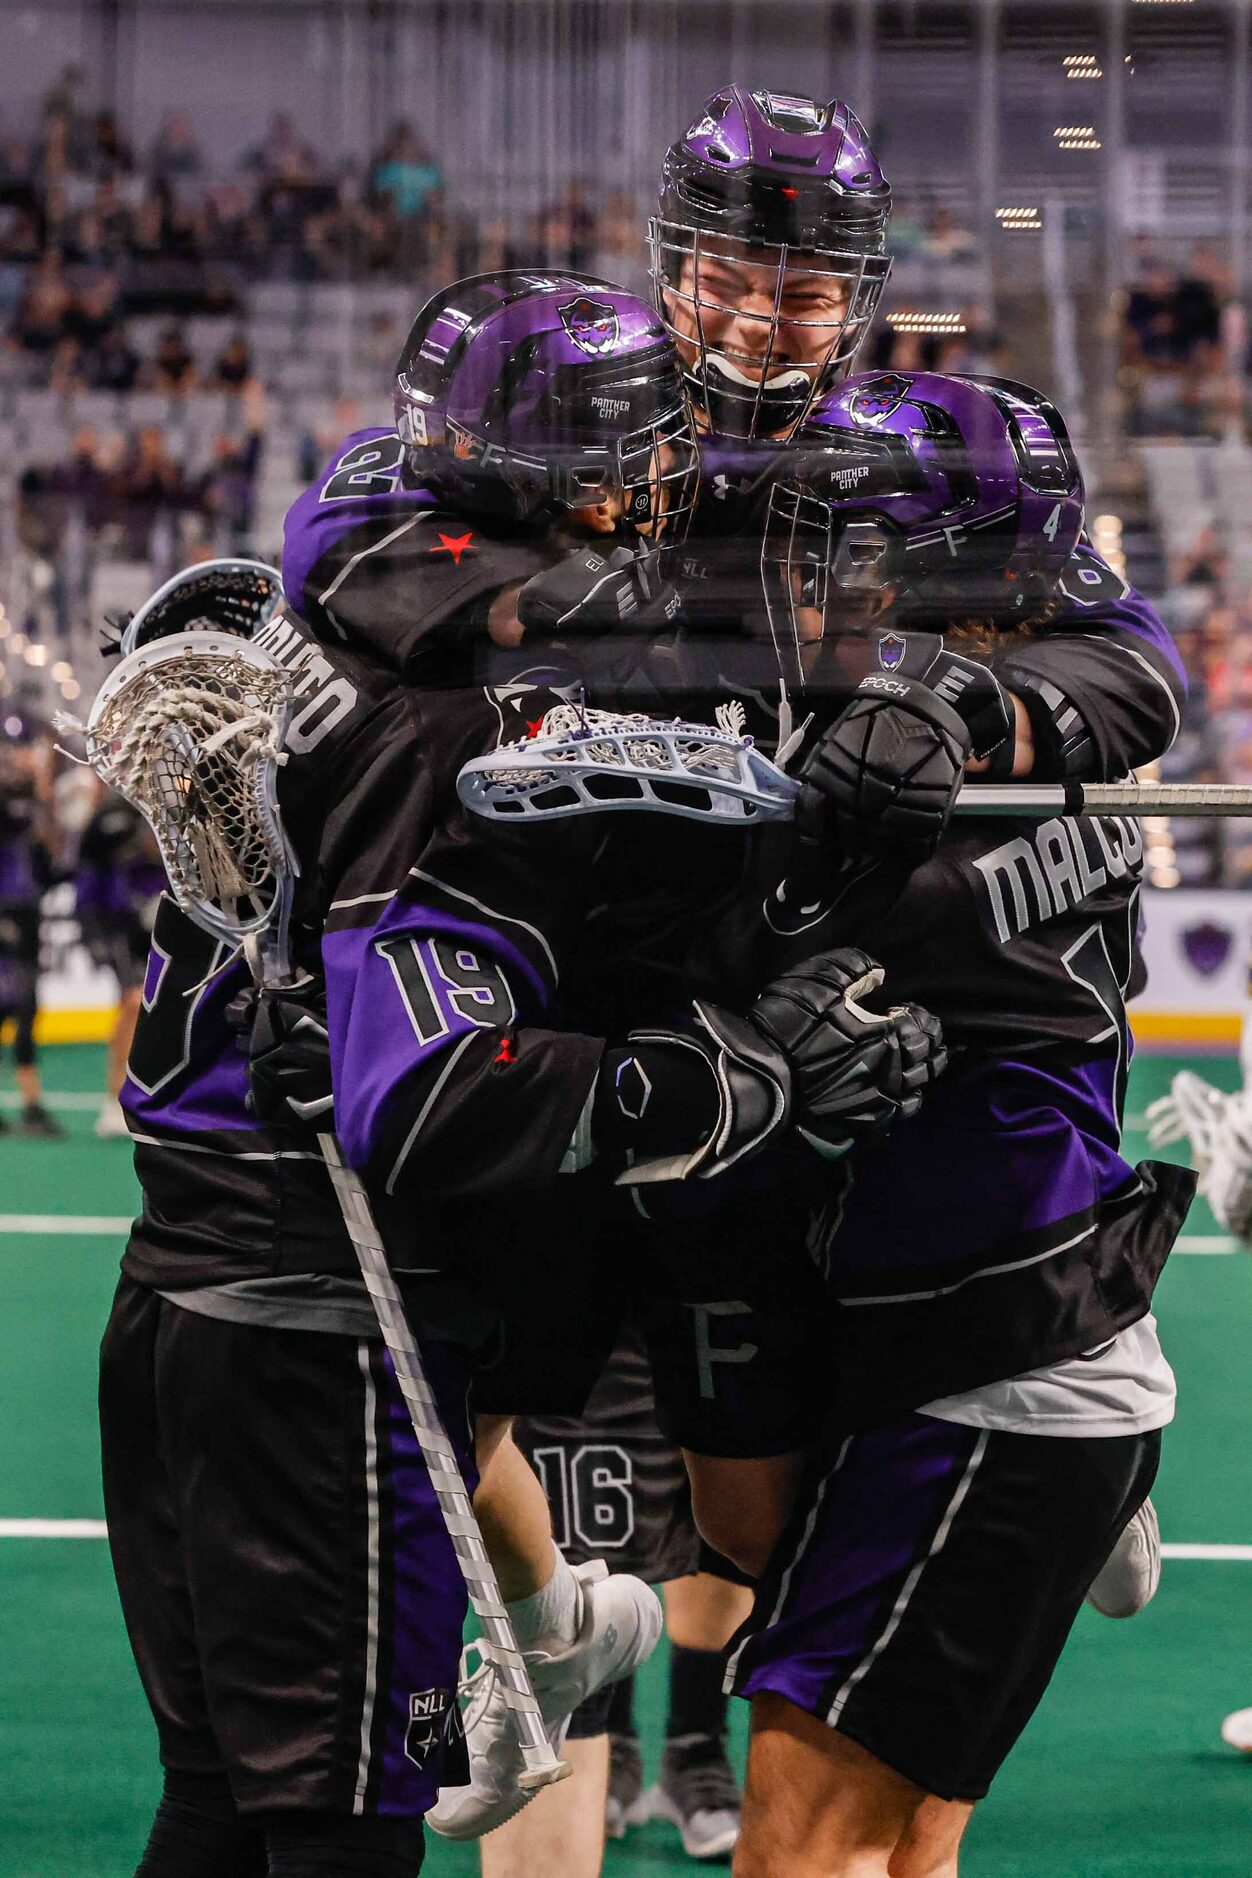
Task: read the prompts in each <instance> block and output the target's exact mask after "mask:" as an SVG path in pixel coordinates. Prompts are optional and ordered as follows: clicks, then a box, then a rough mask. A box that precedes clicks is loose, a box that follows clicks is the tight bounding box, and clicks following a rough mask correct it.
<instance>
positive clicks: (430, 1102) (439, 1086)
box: [387, 1030, 482, 1193]
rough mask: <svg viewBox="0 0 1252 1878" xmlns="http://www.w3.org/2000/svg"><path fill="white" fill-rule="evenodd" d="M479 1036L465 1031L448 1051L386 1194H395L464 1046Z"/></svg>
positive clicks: (393, 1171) (401, 1154) (391, 1177)
mask: <svg viewBox="0 0 1252 1878" xmlns="http://www.w3.org/2000/svg"><path fill="white" fill-rule="evenodd" d="M481 1035H482V1032H481V1031H480V1030H471V1031H467V1032H466V1034H465V1036H463V1037H462V1038H461V1041H460V1043H458V1044H456V1045H455V1046H454V1047H453V1048H452V1049H451V1050H449V1052H448V1060H447V1062H446V1063H445V1064H444V1066H443V1068H442V1070H441V1071H440V1073H439V1080H438V1082H437V1083H436V1084H435V1086H434V1088H433V1089H432V1090H431V1092H430V1094H429V1095H428V1096H427V1098H426V1100H425V1101H424V1102H423V1104H422V1106H421V1108H420V1109H419V1111H418V1115H417V1120H416V1121H415V1122H414V1124H413V1126H412V1127H411V1128H410V1130H409V1132H408V1134H407V1135H406V1136H405V1138H404V1146H403V1147H402V1148H401V1150H400V1152H399V1154H397V1156H396V1158H395V1163H394V1165H393V1166H392V1169H391V1172H390V1173H389V1174H388V1176H387V1192H388V1193H394V1192H395V1190H396V1182H397V1180H399V1178H400V1170H401V1168H402V1167H403V1166H404V1163H405V1162H406V1161H407V1160H408V1158H409V1154H410V1153H411V1151H412V1148H413V1143H414V1142H415V1141H416V1140H417V1137H418V1136H419V1134H420V1133H421V1132H422V1128H423V1127H424V1125H425V1122H426V1117H427V1116H428V1115H429V1114H430V1111H431V1109H432V1108H433V1107H434V1105H435V1103H436V1102H437V1101H438V1100H439V1096H440V1094H441V1093H442V1090H443V1086H444V1084H445V1083H446V1082H447V1080H448V1078H449V1076H450V1075H451V1074H452V1072H453V1070H454V1069H455V1068H456V1064H457V1059H458V1058H459V1057H460V1056H462V1055H463V1054H464V1051H465V1048H466V1045H467V1044H471V1043H473V1041H474V1039H475V1037H480V1036H481Z"/></svg>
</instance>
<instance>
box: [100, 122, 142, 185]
mask: <svg viewBox="0 0 1252 1878" xmlns="http://www.w3.org/2000/svg"><path fill="white" fill-rule="evenodd" d="M90 167H91V169H92V171H93V173H94V174H95V175H97V176H119V175H122V174H123V173H126V172H129V171H131V170H133V169H134V167H135V157H134V152H133V151H132V150H131V147H130V145H129V144H128V143H127V142H126V141H125V139H124V138H123V136H122V134H121V132H120V131H119V130H118V127H117V118H116V117H115V116H114V114H113V112H112V111H100V112H98V113H97V115H96V122H95V149H94V151H93V152H92V158H91V165H90Z"/></svg>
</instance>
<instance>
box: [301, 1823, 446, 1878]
mask: <svg viewBox="0 0 1252 1878" xmlns="http://www.w3.org/2000/svg"><path fill="white" fill-rule="evenodd" d="M265 1842H266V1845H267V1847H268V1848H269V1872H268V1878H416V1875H417V1873H418V1872H420V1871H421V1869H422V1857H423V1852H424V1845H423V1836H422V1822H421V1820H420V1819H391V1818H386V1819H384V1818H381V1817H378V1816H372V1817H371V1816H368V1815H362V1816H353V1817H350V1818H345V1817H343V1816H342V1815H340V1814H335V1813H292V1814H291V1815H290V1816H289V1817H283V1818H279V1819H276V1820H274V1821H272V1823H271V1824H270V1825H269V1827H268V1828H267V1831H266V1835H265Z"/></svg>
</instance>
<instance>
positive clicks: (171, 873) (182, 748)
mask: <svg viewBox="0 0 1252 1878" xmlns="http://www.w3.org/2000/svg"><path fill="white" fill-rule="evenodd" d="M290 702H291V678H290V675H289V674H288V673H287V672H286V671H285V669H284V668H283V667H282V666H280V665H279V664H278V662H277V660H275V659H273V658H272V657H271V656H270V655H269V654H268V653H267V652H263V651H262V650H261V649H260V648H259V647H257V646H254V645H251V644H250V643H249V642H248V641H247V640H246V639H240V638H239V637H237V636H236V635H235V634H232V633H228V632H212V631H190V632H181V633H175V634H174V635H173V636H171V637H168V638H163V639H159V640H155V641H151V642H149V643H147V644H144V645H141V646H139V647H137V648H136V649H135V650H133V651H131V652H130V653H129V654H128V655H127V656H126V657H125V658H123V660H122V662H121V663H120V665H119V666H118V667H117V669H116V670H115V671H113V672H112V673H111V674H110V675H109V677H108V678H107V679H106V681H105V683H104V685H103V686H102V687H101V690H100V692H99V694H98V696H97V698H96V700H95V702H94V704H93V706H92V708H91V712H90V714H89V716H88V719H87V722H86V724H85V725H84V724H81V723H79V722H78V721H77V720H76V719H74V718H70V717H66V716H61V717H59V718H58V720H57V721H58V727H59V728H61V729H73V730H76V731H78V732H80V734H81V735H82V737H83V739H84V742H85V744H86V748H87V761H88V763H89V764H90V766H91V767H92V769H94V770H95V772H96V774H97V775H98V776H100V777H101V778H102V779H103V781H105V782H106V783H108V784H109V786H110V787H111V788H113V789H116V790H117V791H118V793H119V794H120V795H123V796H125V798H126V800H127V801H128V802H130V803H131V804H132V806H133V807H134V808H136V809H137V810H138V811H139V813H140V814H141V815H142V816H143V817H144V819H145V821H146V822H147V823H148V825H149V827H150V828H151V829H152V832H153V834H154V836H155V837H156V841H157V846H158V848H159V849H160V853H161V858H162V861H163V863H164V865H165V868H166V873H167V875H168V877H169V883H170V888H171V891H172V893H173V896H174V898H175V900H176V901H177V903H178V905H179V906H180V907H181V908H182V909H183V911H184V912H186V913H187V914H188V915H189V916H190V917H191V918H192V919H194V920H195V921H196V923H197V925H199V926H202V927H204V928H205V929H206V930H207V931H209V932H211V933H213V934H214V935H215V936H216V937H218V938H222V939H225V940H227V941H228V942H231V943H234V944H235V945H236V946H237V947H239V948H241V949H242V951H243V953H244V956H245V958H246V959H247V962H248V966H249V969H250V970H251V972H252V975H253V978H254V980H255V981H256V983H257V984H258V985H259V986H260V987H262V988H265V987H266V986H269V987H273V988H275V989H277V988H281V987H282V986H284V985H290V984H292V983H294V982H296V980H295V976H294V974H293V972H292V968H291V961H290V957H289V952H288V938H287V925H288V916H289V912H290V906H291V898H292V890H293V885H294V880H295V877H296V874H297V871H298V870H297V866H296V861H295V856H294V855H293V853H292V851H291V849H290V847H289V845H288V843H287V840H286V836H285V834H284V832H283V829H282V823H281V819H280V816H279V811H278V800H277V791H276V788H275V779H276V773H277V768H278V765H279V764H281V763H283V762H284V761H285V760H286V758H285V755H284V752H283V749H282V737H283V731H284V728H285V725H286V720H287V716H288V711H289V708H290ZM317 1144H318V1148H319V1150H320V1152H321V1155H322V1158H323V1159H324V1161H325V1163H326V1168H327V1171H328V1173H329V1175H330V1179H331V1183H332V1185H333V1187H334V1190H335V1196H336V1198H337V1200H338V1202H339V1208H340V1211H341V1213H342V1215H343V1222H344V1226H345V1228H346V1230H347V1233H348V1237H349V1238H350V1239H351V1241H352V1244H353V1247H354V1249H355V1252H356V1256H357V1262H358V1264H359V1266H360V1271H361V1278H362V1281H363V1282H364V1285H365V1288H366V1291H367V1292H368V1293H369V1297H370V1301H371V1303H372V1305H373V1308H374V1314H375V1316H376V1318H377V1320H378V1327H379V1330H380V1332H381V1334H382V1338H383V1342H384V1344H385V1346H386V1349H387V1354H388V1355H389V1357H390V1358H391V1362H392V1366H393V1368H394V1370H395V1373H396V1380H397V1381H398V1383H399V1385H400V1390H401V1393H402V1395H403V1397H404V1401H405V1405H406V1407H407V1409H408V1412H409V1418H410V1420H411V1422H412V1425H413V1432H414V1434H415V1436H416V1437H417V1441H418V1445H419V1447H420V1449H421V1453H422V1459H423V1460H424V1462H425V1464H426V1467H427V1470H428V1472H429V1474H430V1480H431V1485H432V1486H433V1488H434V1491H435V1494H436V1496H437V1498H438V1502H439V1508H440V1512H441V1514H442V1516H443V1522H444V1525H445V1527H446V1529H447V1532H448V1537H449V1539H450V1540H451V1542H452V1546H453V1549H454V1551H455V1553H456V1558H457V1563H458V1565H459V1566H460V1569H461V1574H462V1577H463V1578H464V1580H465V1585H466V1589H467V1592H468V1594H469V1601H470V1604H471V1606H472V1608H473V1610H474V1614H475V1616H476V1617H477V1618H478V1621H479V1623H480V1624H481V1626H482V1629H483V1634H484V1637H485V1639H486V1644H487V1650H488V1653H489V1657H490V1660H491V1662H492V1665H493V1667H494V1670H495V1673H496V1675H497V1676H498V1677H499V1679H500V1682H501V1685H502V1687H503V1690H504V1696H505V1702H506V1705H507V1707H508V1710H509V1714H510V1717H511V1719H512V1722H513V1726H514V1727H515V1729H516V1731H517V1738H518V1743H519V1746H520V1748H521V1753H522V1758H523V1762H524V1765H525V1772H524V1773H523V1774H522V1775H521V1776H520V1778H519V1783H518V1784H519V1785H520V1786H521V1788H522V1789H523V1791H526V1792H534V1791H537V1790H538V1789H539V1788H540V1787H544V1786H548V1785H550V1784H551V1783H552V1782H554V1781H556V1780H560V1779H562V1778H563V1777H564V1775H566V1774H567V1773H568V1772H569V1771H570V1770H569V1765H568V1763H567V1762H565V1761H562V1760H560V1759H558V1758H557V1756H556V1755H554V1754H553V1752H552V1747H551V1744H550V1742H549V1740H548V1736H547V1732H546V1730H545V1728H544V1725H543V1718H542V1716H541V1714H540V1711H539V1704H538V1701H537V1699H536V1697H535V1692H534V1689H533V1687H532V1686H531V1681H530V1675H529V1672H528V1670H527V1668H526V1663H525V1659H524V1658H523V1656H522V1653H521V1650H520V1649H519V1647H518V1643H517V1638H516V1636H515V1635H514V1632H513V1626H512V1623H511V1621H510V1618H509V1615H508V1612H507V1611H506V1610H505V1608H504V1601H503V1598H502V1597H501V1594H500V1587H499V1584H498V1582H497V1580H496V1574H495V1570H494V1567H493V1566H492V1563H491V1560H490V1559H489V1557H488V1556H487V1548H486V1546H485V1544H484V1542H483V1537H482V1533H481V1532H480V1530H479V1526H478V1521H477V1519H476V1518H475V1515H474V1508H473V1503H472V1501H471V1498H470V1494H469V1489H468V1488H467V1486H466V1484H465V1480H464V1478H463V1476H462V1473H461V1469H460V1466H459V1463H458V1461H457V1457H456V1451H455V1449H454V1447H453V1445H452V1442H451V1440H450V1439H449V1436H448V1434H447V1431H446V1429H445V1428H444V1426H443V1422H442V1418H441V1416H440V1413H439V1408H438V1405H437V1403H436V1401H435V1397H434V1393H433V1391H432V1390H431V1387H430V1384H429V1383H428V1381H427V1378H426V1374H425V1370H424V1367H423V1364H422V1358H421V1352H420V1351H419V1349H418V1346H417V1342H416V1339H415V1338H414V1335H413V1332H412V1329H411V1328H410V1326H409V1323H408V1319H407V1317H406V1314H405V1309H404V1300H403V1297H402V1295H401V1292H400V1288H399V1286H398V1284H397V1283H396V1280H395V1277H394V1276H393V1274H392V1271H391V1267H390V1265H389V1263H388V1260H387V1254H386V1249H385V1247H384V1245H383V1241H382V1238H381V1235H380V1234H379V1231H378V1228H377V1225H376V1224H375V1221H374V1217H373V1213H372V1211H371V1208H370V1204H369V1199H368V1197H367V1195H366V1192H365V1189H364V1187H363V1186H362V1184H361V1182H360V1180H359V1179H358V1177H357V1175H356V1174H355V1173H354V1171H353V1170H352V1169H351V1168H350V1167H349V1166H348V1165H347V1164H346V1163H345V1161H344V1158H343V1154H342V1152H341V1149H340V1146H339V1142H338V1140H337V1138H336V1137H335V1135H334V1134H332V1133H329V1132H319V1133H318V1135H317Z"/></svg>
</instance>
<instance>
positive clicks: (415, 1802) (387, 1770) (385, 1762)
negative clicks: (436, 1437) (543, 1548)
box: [371, 1344, 478, 1817]
mask: <svg viewBox="0 0 1252 1878" xmlns="http://www.w3.org/2000/svg"><path fill="white" fill-rule="evenodd" d="M422 1362H423V1365H424V1367H425V1370H426V1376H427V1380H428V1381H429V1382H430V1384H431V1386H432V1388H433V1389H434V1391H435V1396H436V1400H437V1401H438V1403H439V1409H440V1414H441V1416H442V1418H443V1422H444V1426H445V1428H446V1429H447V1432H448V1434H449V1436H450V1438H451V1440H452V1442H453V1445H454V1447H455V1449H456V1453H457V1459H458V1460H459V1462H460V1465H461V1471H462V1474H463V1476H464V1478H465V1483H466V1486H467V1487H468V1489H469V1491H470V1492H471V1493H472V1492H473V1491H474V1488H475V1487H476V1485H477V1481H478V1476H477V1471H476V1469H475V1467H474V1462H473V1458H472V1456H471V1453H470V1450H469V1423H468V1416H467V1410H466V1391H467V1387H468V1374H467V1370H466V1366H465V1361H464V1357H463V1355H462V1353H461V1352H460V1351H458V1350H455V1349H453V1348H451V1347H450V1346H448V1345H443V1344H426V1345H423V1347H422ZM383 1363H384V1366H385V1372H386V1380H385V1381H382V1379H381V1378H380V1396H381V1397H382V1408H383V1413H382V1414H381V1415H380V1418H379V1424H380V1432H382V1431H384V1430H385V1432H382V1441H381V1442H380V1446H384V1447H385V1449H386V1452H387V1453H388V1455H389V1460H390V1470H391V1489H392V1502H391V1504H392V1513H391V1520H390V1528H391V1529H390V1532H389V1534H388V1535H387V1538H386V1540H385V1543H387V1544H388V1545H389V1547H390V1554H391V1571H392V1600H391V1610H390V1613H389V1616H390V1625H391V1637H390V1644H391V1649H390V1673H389V1676H388V1686H387V1687H386V1688H385V1689H380V1690H379V1691H378V1695H377V1703H378V1712H377V1713H376V1716H375V1728H374V1737H373V1739H374V1743H375V1752H376V1753H381V1770H380V1772H379V1774H378V1777H377V1781H376V1782H371V1786H372V1787H373V1790H374V1792H375V1794H376V1796H377V1797H376V1800H375V1807H374V1810H376V1811H377V1812H379V1813H385V1814H394V1815H399V1816H405V1817H413V1816H415V1815H417V1814H420V1813H425V1812H426V1811H427V1809H428V1808H429V1807H431V1806H433V1805H434V1803H435V1797H436V1795H437V1793H438V1791H439V1782H440V1779H441V1778H442V1764H443V1761H444V1747H443V1744H444V1743H445V1742H446V1741H447V1740H448V1739H449V1737H451V1738H452V1739H455V1738H456V1735H455V1729H454V1727H453V1726H452V1721H453V1712H454V1710H455V1708H456V1689H457V1676H458V1671H459V1666H460V1658H461V1637H462V1631H463V1628H464V1624H465V1613H466V1607H467V1600H466V1593H465V1581H464V1579H463V1578H462V1576H461V1570H460V1567H459V1565H458V1564H457V1560H456V1554H455V1552H454V1551H453V1549H452V1541H451V1540H450V1539H449V1537H448V1534H447V1531H446V1529H445V1527H444V1523H443V1518H442V1515H441V1513H440V1510H439V1502H438V1499H437V1498H436V1495H435V1490H434V1487H433V1486H432V1485H431V1479H430V1474H429V1473H428V1471H427V1468H426V1463H425V1461H424V1460H423V1459H422V1454H421V1449H420V1448H419V1446H418V1442H417V1437H416V1435H415V1434H414V1433H413V1424H412V1422H411V1421H410V1419H409V1411H408V1409H407V1407H406V1406H405V1402H404V1397H403V1396H402V1394H401V1393H400V1385H399V1383H398V1381H397V1380H396V1374H395V1370H394V1368H393V1367H392V1362H391V1358H390V1357H389V1356H384V1358H383ZM376 1373H377V1371H376ZM387 1617H388V1613H386V1612H384V1615H383V1621H384V1622H386V1621H387Z"/></svg>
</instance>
